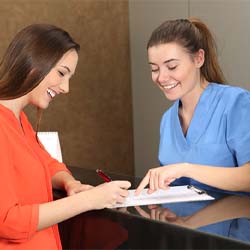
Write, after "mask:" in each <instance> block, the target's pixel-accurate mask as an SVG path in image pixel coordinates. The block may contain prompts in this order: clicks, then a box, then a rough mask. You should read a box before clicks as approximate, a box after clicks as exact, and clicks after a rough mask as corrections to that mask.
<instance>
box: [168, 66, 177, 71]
mask: <svg viewBox="0 0 250 250" xmlns="http://www.w3.org/2000/svg"><path fill="white" fill-rule="evenodd" d="M176 68H177V65H176V66H172V67H168V69H169V70H174V69H176Z"/></svg>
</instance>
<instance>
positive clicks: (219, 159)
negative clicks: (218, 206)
mask: <svg viewBox="0 0 250 250" xmlns="http://www.w3.org/2000/svg"><path fill="white" fill-rule="evenodd" d="M179 104H180V100H177V101H176V102H175V103H174V104H173V105H172V106H171V107H170V109H169V110H168V111H167V112H166V113H165V114H164V115H163V117H162V120H161V125H160V145H159V161H160V165H168V164H174V163H183V162H188V163H193V164H201V165H211V166H220V167H228V168H232V167H238V166H241V165H243V164H245V163H247V162H250V93H249V92H248V91H246V90H244V89H242V88H239V87H233V86H228V85H222V84H216V83H210V84H209V85H208V86H207V87H206V89H205V90H204V91H203V93H202V95H201V97H200V99H199V102H198V104H197V106H196V108H195V111H194V114H193V117H192V120H191V123H190V125H189V128H188V131H187V134H186V136H185V135H184V134H183V131H182V128H181V124H180V120H179V115H178V108H179ZM173 184H176V185H187V184H192V185H196V186H197V185H198V186H199V187H202V188H205V189H216V188H212V187H209V186H207V185H205V184H202V183H199V182H197V181H195V180H193V179H189V178H185V177H184V178H180V179H178V180H176V181H175V182H174V183H173ZM216 190H218V189H216Z"/></svg>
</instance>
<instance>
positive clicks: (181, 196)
mask: <svg viewBox="0 0 250 250" xmlns="http://www.w3.org/2000/svg"><path fill="white" fill-rule="evenodd" d="M147 191H148V189H147V188H145V189H143V190H142V192H141V193H140V194H139V195H138V196H135V195H134V192H135V189H130V190H129V196H128V197H127V198H126V200H125V202H124V203H123V204H116V205H115V206H114V207H131V206H142V205H149V204H162V203H176V202H187V201H201V200H213V199H214V198H213V197H212V196H210V195H208V194H207V193H205V192H204V193H201V194H199V193H198V192H197V191H195V190H194V189H193V188H188V186H174V187H170V188H169V189H167V190H163V189H159V190H157V191H155V192H154V193H152V194H148V193H147Z"/></svg>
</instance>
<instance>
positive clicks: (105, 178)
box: [96, 169, 112, 182]
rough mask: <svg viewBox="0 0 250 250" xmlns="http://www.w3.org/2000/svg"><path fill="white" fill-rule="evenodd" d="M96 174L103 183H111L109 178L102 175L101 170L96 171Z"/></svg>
mask: <svg viewBox="0 0 250 250" xmlns="http://www.w3.org/2000/svg"><path fill="white" fill-rule="evenodd" d="M96 173H97V174H98V175H99V176H100V177H101V178H102V179H103V180H104V181H105V182H110V181H112V180H111V178H110V177H109V176H108V175H106V174H104V173H103V172H102V170H101V169H96Z"/></svg>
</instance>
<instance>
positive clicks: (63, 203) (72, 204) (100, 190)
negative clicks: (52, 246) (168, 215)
mask: <svg viewBox="0 0 250 250" xmlns="http://www.w3.org/2000/svg"><path fill="white" fill-rule="evenodd" d="M129 187H130V182H128V181H112V182H109V183H104V184H101V185H99V186H97V187H94V188H91V189H89V190H87V191H85V192H79V193H76V194H75V195H71V196H68V197H65V198H62V199H59V200H56V201H51V202H48V203H44V204H41V205H39V222H38V227H37V229H38V230H41V229H44V228H46V227H49V226H52V225H54V224H57V223H59V222H61V221H63V220H66V219H69V218H71V217H73V216H75V215H78V214H80V213H83V212H85V211H89V210H93V209H102V208H110V207H112V206H114V205H115V204H116V203H117V202H118V203H122V202H123V201H124V199H125V197H126V196H127V195H128V191H127V189H128V188H129Z"/></svg>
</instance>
